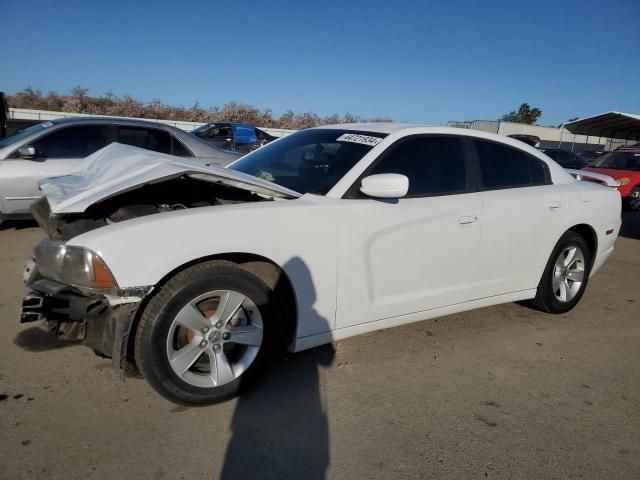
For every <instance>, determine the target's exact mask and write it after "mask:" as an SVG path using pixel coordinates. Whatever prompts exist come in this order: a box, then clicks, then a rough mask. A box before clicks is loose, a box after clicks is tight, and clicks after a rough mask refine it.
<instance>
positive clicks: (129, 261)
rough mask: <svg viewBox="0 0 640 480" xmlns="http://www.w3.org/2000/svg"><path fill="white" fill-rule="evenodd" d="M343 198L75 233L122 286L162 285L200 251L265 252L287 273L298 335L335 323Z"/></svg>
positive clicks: (166, 217)
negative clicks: (296, 318) (160, 283)
mask: <svg viewBox="0 0 640 480" xmlns="http://www.w3.org/2000/svg"><path fill="white" fill-rule="evenodd" d="M339 219H340V201H339V200H334V199H328V198H326V197H316V196H304V197H302V198H300V199H297V200H281V201H273V202H259V203H246V204H236V205H224V206H214V207H203V208H196V209H190V210H181V211H175V212H167V213H161V214H157V215H151V216H147V217H141V218H137V219H134V220H129V221H126V222H122V223H118V224H114V225H110V226H107V227H104V228H100V229H97V230H93V231H90V232H87V233H85V234H83V235H80V236H78V237H75V238H73V239H72V240H70V241H69V244H70V245H79V246H83V247H86V248H89V249H91V250H93V251H94V252H96V253H98V254H99V255H100V256H101V257H102V259H103V260H104V261H105V263H106V264H107V265H108V267H109V269H110V270H111V272H112V273H113V275H114V277H115V279H116V281H117V282H118V285H119V286H120V287H121V288H127V287H137V286H150V285H156V284H157V283H158V282H159V281H160V280H161V279H163V278H164V277H166V275H167V274H168V273H169V272H171V271H174V270H176V269H178V268H179V267H181V266H183V265H185V264H188V263H191V262H193V261H194V260H196V259H200V258H205V257H210V256H213V255H224V254H228V253H235V252H243V253H250V254H254V255H258V256H261V257H265V258H268V259H270V260H271V261H273V262H274V263H275V264H277V265H279V266H280V267H281V268H282V269H283V270H284V271H285V272H286V274H287V275H288V276H289V279H290V280H291V284H292V287H293V289H294V292H295V296H296V300H297V304H298V305H297V307H298V312H300V317H299V319H298V320H299V322H298V324H299V331H298V336H306V335H311V334H314V333H319V332H322V331H326V330H327V327H326V326H327V325H329V326H330V327H332V326H333V322H334V317H335V307H336V277H337V241H338V225H339Z"/></svg>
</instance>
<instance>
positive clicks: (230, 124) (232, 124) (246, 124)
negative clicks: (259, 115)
mask: <svg viewBox="0 0 640 480" xmlns="http://www.w3.org/2000/svg"><path fill="white" fill-rule="evenodd" d="M205 125H229V126H232V127H233V126H236V127H237V126H242V127H253V128H256V127H254V126H253V125H252V124H250V123H243V122H207V123H206V124H205Z"/></svg>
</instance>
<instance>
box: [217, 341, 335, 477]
mask: <svg viewBox="0 0 640 480" xmlns="http://www.w3.org/2000/svg"><path fill="white" fill-rule="evenodd" d="M333 358H334V349H333V347H332V346H331V345H327V346H323V347H321V348H317V349H314V350H311V351H306V352H302V353H299V354H296V355H292V356H290V357H289V358H285V359H282V360H280V361H278V362H274V363H275V364H274V365H272V368H270V373H269V374H268V375H266V376H265V378H263V380H262V381H261V382H260V383H259V385H257V386H256V387H255V388H254V389H252V390H251V391H249V392H247V393H245V394H244V395H242V396H241V397H240V398H239V399H238V403H237V406H236V409H235V412H234V414H233V419H232V421H231V430H232V437H231V440H230V441H229V444H228V445H227V451H226V454H225V460H224V467H223V469H222V472H221V476H220V478H221V479H223V480H230V479H234V480H235V479H238V478H260V479H282V480H284V479H298V478H305V479H307V480H321V479H324V478H325V477H326V472H327V468H328V466H329V424H328V420H327V412H326V411H325V409H324V406H323V402H322V394H321V386H320V371H321V368H322V367H326V366H329V365H330V364H331V363H332V362H333Z"/></svg>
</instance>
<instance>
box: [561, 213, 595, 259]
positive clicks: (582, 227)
mask: <svg viewBox="0 0 640 480" xmlns="http://www.w3.org/2000/svg"><path fill="white" fill-rule="evenodd" d="M567 231H571V232H576V233H577V234H578V235H580V236H581V237H582V238H584V239H585V241H586V242H587V245H588V246H589V249H590V250H591V265H589V267H592V266H593V262H594V260H595V258H596V255H597V254H598V235H597V234H596V231H595V230H594V228H593V227H592V226H591V225H588V224H586V223H578V224H576V225H574V226H572V227H570V228H569V229H567Z"/></svg>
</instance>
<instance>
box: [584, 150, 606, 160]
mask: <svg viewBox="0 0 640 480" xmlns="http://www.w3.org/2000/svg"><path fill="white" fill-rule="evenodd" d="M604 153H607V152H605V151H604V150H584V151H583V152H578V156H579V157H580V158H582V159H584V160H585V161H587V162H590V161H592V160H595V159H596V158H598V157H599V156H600V155H603V154H604Z"/></svg>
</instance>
